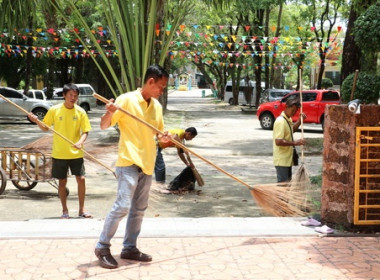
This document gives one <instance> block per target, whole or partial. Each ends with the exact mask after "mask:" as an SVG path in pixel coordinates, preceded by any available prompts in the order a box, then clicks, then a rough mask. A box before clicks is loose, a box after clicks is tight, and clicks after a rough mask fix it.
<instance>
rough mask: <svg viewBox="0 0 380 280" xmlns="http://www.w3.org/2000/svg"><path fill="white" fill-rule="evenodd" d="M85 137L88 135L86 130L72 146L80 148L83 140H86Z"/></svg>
mask: <svg viewBox="0 0 380 280" xmlns="http://www.w3.org/2000/svg"><path fill="white" fill-rule="evenodd" d="M87 137H88V132H84V133H82V135H81V136H80V139H79V141H78V142H76V143H75V144H74V147H75V148H77V149H79V150H80V149H82V147H83V143H84V141H86V139H87Z"/></svg>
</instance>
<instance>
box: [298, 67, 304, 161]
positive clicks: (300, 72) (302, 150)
mask: <svg viewBox="0 0 380 280" xmlns="http://www.w3.org/2000/svg"><path fill="white" fill-rule="evenodd" d="M299 78H300V104H301V108H300V109H301V110H300V117H301V139H303V138H304V134H303V118H302V114H303V102H302V90H303V85H302V70H301V69H299ZM301 162H302V163H303V162H304V146H303V145H302V146H301Z"/></svg>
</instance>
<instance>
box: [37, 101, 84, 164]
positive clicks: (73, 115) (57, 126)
mask: <svg viewBox="0 0 380 280" xmlns="http://www.w3.org/2000/svg"><path fill="white" fill-rule="evenodd" d="M43 123H44V124H46V125H47V126H54V130H55V131H57V132H58V133H60V134H62V135H63V136H65V137H66V138H67V139H69V140H71V141H72V142H73V143H76V142H78V141H79V139H80V137H81V135H82V133H85V132H89V131H90V130H91V124H90V121H89V119H88V116H87V114H86V111H85V110H83V109H82V108H81V107H80V106H78V105H76V104H75V106H74V108H73V109H67V108H66V107H65V105H64V104H63V103H61V104H57V105H54V106H52V107H51V108H50V109H49V111H48V112H47V114H46V115H45V117H44V119H43ZM51 155H52V157H53V158H57V159H76V158H82V157H83V151H82V150H78V149H76V148H74V147H73V145H72V144H71V143H69V142H68V141H66V140H65V139H63V138H62V137H61V136H59V135H57V134H56V133H54V135H53V148H52V154H51Z"/></svg>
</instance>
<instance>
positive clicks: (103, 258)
mask: <svg viewBox="0 0 380 280" xmlns="http://www.w3.org/2000/svg"><path fill="white" fill-rule="evenodd" d="M95 255H96V256H97V257H98V259H99V263H100V266H101V267H104V268H109V269H113V268H117V267H118V263H117V261H116V260H115V259H114V257H113V256H112V255H111V251H110V249H109V248H104V249H98V248H96V249H95Z"/></svg>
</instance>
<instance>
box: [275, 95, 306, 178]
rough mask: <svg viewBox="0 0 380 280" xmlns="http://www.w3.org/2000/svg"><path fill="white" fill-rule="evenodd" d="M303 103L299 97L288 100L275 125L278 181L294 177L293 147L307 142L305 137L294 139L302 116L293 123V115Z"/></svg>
mask: <svg viewBox="0 0 380 280" xmlns="http://www.w3.org/2000/svg"><path fill="white" fill-rule="evenodd" d="M300 106H301V104H300V102H299V99H297V98H289V99H288V100H287V101H286V105H285V110H284V111H283V112H282V113H281V115H280V116H279V117H278V118H277V119H276V121H275V122H274V125H273V163H274V166H275V168H276V173H277V182H279V183H280V182H288V181H290V180H291V179H292V165H293V147H294V146H300V145H304V144H305V139H299V140H296V141H294V139H293V131H295V130H297V129H298V127H299V126H300V124H301V117H302V118H304V119H305V118H306V115H305V114H303V115H302V116H300V118H299V119H298V120H297V122H296V123H294V124H293V121H292V117H293V116H294V115H295V113H297V111H298V109H299V108H300Z"/></svg>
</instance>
